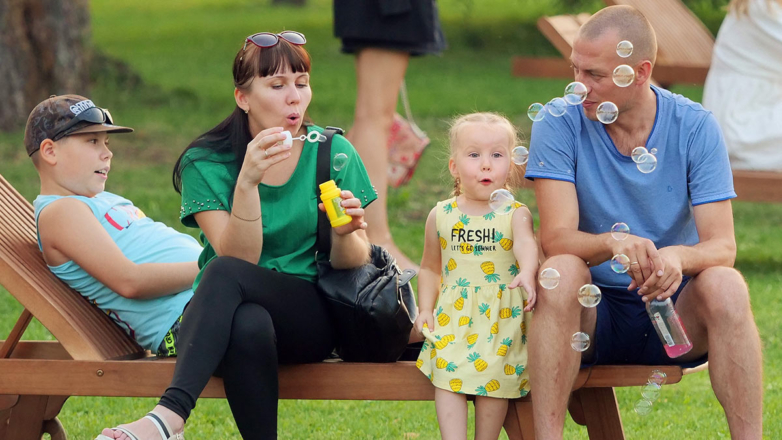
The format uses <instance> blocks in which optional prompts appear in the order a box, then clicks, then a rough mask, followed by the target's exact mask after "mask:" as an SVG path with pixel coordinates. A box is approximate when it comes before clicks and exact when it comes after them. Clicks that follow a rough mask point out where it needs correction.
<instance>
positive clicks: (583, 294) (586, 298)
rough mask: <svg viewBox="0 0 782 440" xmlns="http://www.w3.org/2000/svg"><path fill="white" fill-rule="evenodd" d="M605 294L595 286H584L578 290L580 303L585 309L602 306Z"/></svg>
mask: <svg viewBox="0 0 782 440" xmlns="http://www.w3.org/2000/svg"><path fill="white" fill-rule="evenodd" d="M602 298H603V294H602V293H601V292H600V288H599V287H597V286H595V285H594V284H584V285H583V286H581V288H580V289H578V302H579V303H581V305H582V306H584V307H590V308H591V307H595V306H596V305H598V304H600V300H601V299H602Z"/></svg>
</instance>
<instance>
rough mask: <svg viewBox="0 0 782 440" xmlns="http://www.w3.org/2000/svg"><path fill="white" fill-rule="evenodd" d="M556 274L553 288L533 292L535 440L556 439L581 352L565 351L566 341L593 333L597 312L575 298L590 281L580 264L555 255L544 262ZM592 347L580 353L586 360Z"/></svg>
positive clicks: (531, 365)
mask: <svg viewBox="0 0 782 440" xmlns="http://www.w3.org/2000/svg"><path fill="white" fill-rule="evenodd" d="M547 267H550V268H554V269H556V270H557V271H558V272H559V274H560V279H559V285H558V286H557V287H555V288H554V289H550V290H546V289H542V288H541V289H540V290H538V292H539V293H538V300H537V304H536V305H535V315H534V318H533V324H532V325H531V326H530V333H529V345H528V347H529V372H530V387H531V388H532V403H533V404H532V409H533V417H534V420H535V438H537V439H538V440H545V439H561V438H562V430H563V429H564V425H565V414H566V411H567V404H568V399H569V397H570V390H571V389H572V387H573V382H574V381H575V379H576V375H577V374H578V369H579V365H580V363H581V353H578V352H576V351H574V350H573V349H572V348H571V347H570V338H571V337H572V336H573V334H574V333H576V332H578V331H582V332H585V333H587V334H588V335H589V336H590V338H592V337H593V335H594V332H595V322H596V318H597V314H596V311H595V309H593V308H585V307H582V306H581V305H580V304H579V302H578V301H577V300H576V292H577V291H578V289H579V288H580V287H581V286H583V285H584V284H587V283H589V282H590V280H591V276H590V274H589V269H588V268H587V266H586V264H585V263H584V261H583V260H581V259H580V258H578V257H575V256H573V255H557V256H554V257H551V258H549V259H548V260H546V262H545V263H543V265H542V266H541V270H543V269H545V268H547ZM593 350H594V345H593V346H591V347H590V348H589V350H587V351H586V352H585V353H584V355H585V356H587V357H589V356H591V354H592V352H593Z"/></svg>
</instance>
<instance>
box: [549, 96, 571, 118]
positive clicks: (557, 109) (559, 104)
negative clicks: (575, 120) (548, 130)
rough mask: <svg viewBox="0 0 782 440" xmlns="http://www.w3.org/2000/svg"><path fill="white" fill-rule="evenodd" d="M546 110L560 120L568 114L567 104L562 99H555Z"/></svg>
mask: <svg viewBox="0 0 782 440" xmlns="http://www.w3.org/2000/svg"><path fill="white" fill-rule="evenodd" d="M546 108H547V109H548V112H549V113H551V116H554V117H557V118H558V117H560V116H562V115H564V114H565V113H566V112H567V102H566V101H565V100H564V99H562V98H554V99H552V100H551V101H549V102H548V104H546Z"/></svg>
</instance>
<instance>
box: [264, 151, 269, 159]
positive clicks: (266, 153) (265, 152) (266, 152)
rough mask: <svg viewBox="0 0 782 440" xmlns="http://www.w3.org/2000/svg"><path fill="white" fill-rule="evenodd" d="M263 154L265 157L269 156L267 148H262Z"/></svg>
mask: <svg viewBox="0 0 782 440" xmlns="http://www.w3.org/2000/svg"><path fill="white" fill-rule="evenodd" d="M263 154H265V155H266V156H265V157H266V158H267V159H268V158H269V150H263Z"/></svg>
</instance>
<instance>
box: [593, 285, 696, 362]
mask: <svg viewBox="0 0 782 440" xmlns="http://www.w3.org/2000/svg"><path fill="white" fill-rule="evenodd" d="M690 280H691V278H690V277H687V276H685V277H684V279H683V280H682V284H681V286H679V289H678V290H677V291H676V293H675V294H674V295H673V296H672V297H671V299H673V302H674V303H676V300H677V299H678V298H679V294H680V293H681V292H682V289H684V286H686V285H687V283H688V282H689V281H690ZM598 287H600V291H601V292H602V293H603V298H602V300H601V301H600V303H599V304H598V305H597V323H596V325H595V334H594V336H593V338H592V345H594V347H595V351H594V354H593V357H592V358H591V359H589V360H588V362H582V364H581V368H586V367H590V366H592V365H625V364H628V365H680V366H682V367H686V368H689V367H695V366H698V365H701V364H703V363H704V362H706V361H707V360H708V354H706V355H704V356H703V357H701V358H700V359H697V360H694V361H690V362H680V361H677V360H676V359H671V358H669V357H668V355H667V354H666V353H665V349H664V348H663V344H662V342H660V338H659V337H658V336H657V333H656V332H655V330H654V326H653V325H652V321H651V320H650V319H649V316H648V315H647V314H646V307H645V305H644V302H643V301H642V300H641V297H640V296H639V295H638V294H637V292H636V291H629V290H627V289H625V288H619V289H617V288H613V287H604V286H600V285H598Z"/></svg>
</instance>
